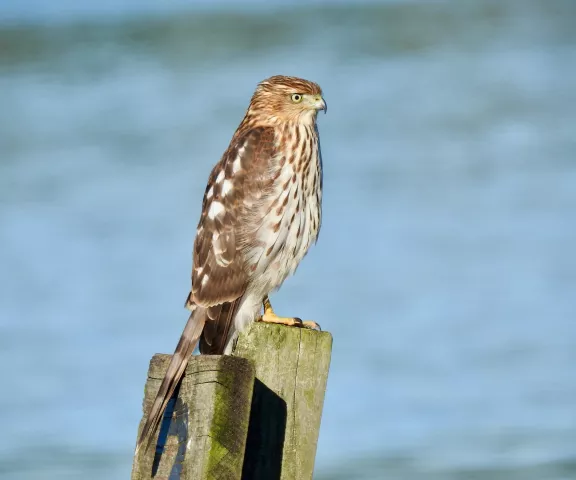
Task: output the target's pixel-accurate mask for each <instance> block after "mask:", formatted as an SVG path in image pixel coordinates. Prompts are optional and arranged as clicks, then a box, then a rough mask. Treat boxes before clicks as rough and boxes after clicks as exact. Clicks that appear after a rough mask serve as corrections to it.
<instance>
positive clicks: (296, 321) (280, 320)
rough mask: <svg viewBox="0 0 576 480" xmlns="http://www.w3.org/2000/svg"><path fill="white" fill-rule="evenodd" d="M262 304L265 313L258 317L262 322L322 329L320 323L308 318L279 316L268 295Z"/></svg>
mask: <svg viewBox="0 0 576 480" xmlns="http://www.w3.org/2000/svg"><path fill="white" fill-rule="evenodd" d="M262 304H263V306H264V315H262V316H261V317H260V318H259V319H258V321H260V322H266V323H277V324H280V325H288V326H290V327H303V328H310V329H313V330H321V328H320V325H318V324H317V323H316V322H313V321H311V320H306V321H304V322H303V321H302V320H301V319H300V318H298V317H279V316H278V315H276V313H274V309H273V308H272V304H271V303H270V299H269V298H268V295H266V297H264V300H263V301H262Z"/></svg>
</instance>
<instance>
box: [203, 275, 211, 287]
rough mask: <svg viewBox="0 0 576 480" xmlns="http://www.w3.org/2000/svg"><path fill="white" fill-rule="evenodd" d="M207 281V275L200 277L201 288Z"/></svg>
mask: <svg viewBox="0 0 576 480" xmlns="http://www.w3.org/2000/svg"><path fill="white" fill-rule="evenodd" d="M209 279H210V277H209V276H208V275H204V276H203V277H202V286H204V285H206V284H207V283H208V280H209Z"/></svg>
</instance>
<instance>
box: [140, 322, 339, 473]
mask: <svg viewBox="0 0 576 480" xmlns="http://www.w3.org/2000/svg"><path fill="white" fill-rule="evenodd" d="M331 349H332V335H330V334H329V333H328V332H316V331H312V330H307V329H304V328H295V327H286V326H283V325H271V324H264V323H253V324H252V325H251V326H250V327H249V328H248V329H247V330H246V331H245V332H243V333H242V334H241V335H240V336H239V338H238V341H237V344H236V347H235V349H234V352H233V356H227V355H224V356H207V355H200V356H194V357H192V358H191V359H190V362H189V365H188V367H187V369H186V373H185V376H184V378H183V380H182V383H181V385H180V388H179V391H177V392H175V395H174V397H173V399H172V400H171V403H169V404H168V408H167V409H166V413H165V416H164V419H163V421H162V424H161V426H160V433H159V435H158V436H159V439H160V440H159V441H158V444H159V445H160V446H159V447H158V450H157V451H155V449H154V447H150V449H149V450H148V451H147V452H144V451H141V453H139V455H138V458H135V459H134V465H133V469H132V480H150V479H152V478H154V479H155V480H208V479H218V480H311V479H312V474H313V472H314V460H315V457H316V445H317V443H318V433H319V429H320V418H321V416H322V406H323V403H324V392H325V390H326V382H327V379H328V369H329V366H330V355H331ZM169 360H170V355H155V356H154V357H153V358H152V361H151V362H150V369H149V372H148V381H147V382H146V389H145V396H144V397H145V398H144V412H148V410H149V408H150V404H151V403H152V401H153V400H154V397H155V395H156V392H157V391H158V388H159V387H160V382H161V380H162V378H163V377H164V372H165V371H166V369H167V368H168V362H169ZM143 423H144V418H143V419H142V421H141V422H140V429H141V428H142V425H143Z"/></svg>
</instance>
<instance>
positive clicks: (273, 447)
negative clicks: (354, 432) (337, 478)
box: [233, 323, 332, 480]
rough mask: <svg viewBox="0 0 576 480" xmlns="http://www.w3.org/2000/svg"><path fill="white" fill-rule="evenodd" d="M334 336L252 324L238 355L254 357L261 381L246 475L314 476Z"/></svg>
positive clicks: (264, 479)
mask: <svg viewBox="0 0 576 480" xmlns="http://www.w3.org/2000/svg"><path fill="white" fill-rule="evenodd" d="M331 352H332V335H331V334H330V333H328V332H317V331H313V330H307V329H304V328H293V327H285V326H282V325H269V324H263V323H253V324H252V325H251V326H250V328H249V329H248V330H247V331H246V332H244V333H243V334H242V335H240V337H239V339H238V343H237V345H236V349H235V350H234V352H233V355H235V356H238V357H240V358H246V359H248V360H252V362H253V363H254V367H255V369H256V383H255V385H254V394H253V397H252V412H251V414H250V426H249V430H248V443H247V445H246V454H245V456H244V470H243V474H242V479H243V480H279V479H281V480H311V479H312V474H313V473H314V460H315V458H316V446H317V444H318V434H319V431H320V419H321V417H322V407H323V405H324V393H325V391H326V382H327V380H328V369H329V367H330V356H331Z"/></svg>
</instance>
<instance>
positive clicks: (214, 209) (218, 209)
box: [208, 202, 224, 220]
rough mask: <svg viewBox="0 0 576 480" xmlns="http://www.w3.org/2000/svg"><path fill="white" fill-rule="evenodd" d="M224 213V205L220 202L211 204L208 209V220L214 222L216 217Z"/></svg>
mask: <svg viewBox="0 0 576 480" xmlns="http://www.w3.org/2000/svg"><path fill="white" fill-rule="evenodd" d="M223 211H224V205H222V204H221V203H220V202H212V203H211V204H210V208H209V209H208V218H210V219H211V220H214V219H215V218H216V216H217V215H220V214H221V213H222V212H223Z"/></svg>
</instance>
